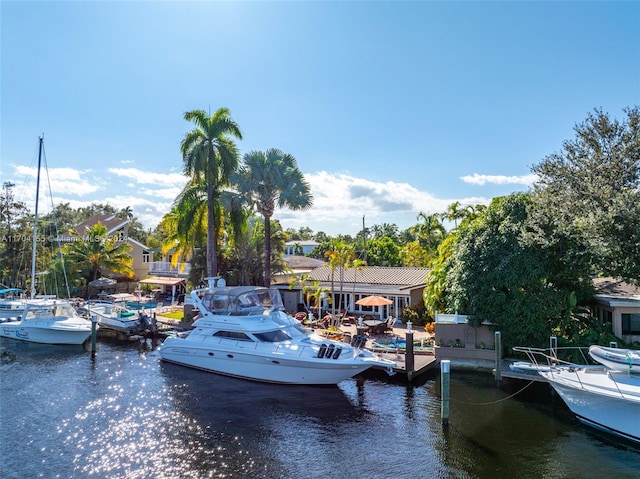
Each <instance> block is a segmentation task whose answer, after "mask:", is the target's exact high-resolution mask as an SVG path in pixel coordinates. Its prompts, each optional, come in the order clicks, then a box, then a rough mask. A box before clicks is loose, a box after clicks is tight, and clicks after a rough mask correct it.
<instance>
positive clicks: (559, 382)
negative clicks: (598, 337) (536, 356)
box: [539, 368, 640, 443]
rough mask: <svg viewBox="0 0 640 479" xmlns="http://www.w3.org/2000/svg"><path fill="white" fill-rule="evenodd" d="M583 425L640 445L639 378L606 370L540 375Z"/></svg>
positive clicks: (542, 373)
mask: <svg viewBox="0 0 640 479" xmlns="http://www.w3.org/2000/svg"><path fill="white" fill-rule="evenodd" d="M539 374H540V375H542V376H543V377H545V378H546V379H547V380H548V381H549V383H550V384H551V386H552V387H553V388H554V390H555V391H556V392H557V393H558V394H559V395H560V397H561V398H562V399H563V401H564V402H565V403H566V404H567V406H568V407H569V409H570V410H571V412H573V413H574V414H575V415H576V417H577V418H578V420H579V421H581V422H582V423H584V424H586V425H588V426H591V427H594V428H597V429H600V430H602V431H605V432H608V433H610V434H614V435H616V436H619V437H622V438H625V439H628V440H631V441H634V442H638V443H640V376H634V375H629V374H626V373H620V372H616V371H610V370H607V369H604V368H603V369H599V370H596V369H575V368H566V369H556V370H553V371H549V372H539Z"/></svg>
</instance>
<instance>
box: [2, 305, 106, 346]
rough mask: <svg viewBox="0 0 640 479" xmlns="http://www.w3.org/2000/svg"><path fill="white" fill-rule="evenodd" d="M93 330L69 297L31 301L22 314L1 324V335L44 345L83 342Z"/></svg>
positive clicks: (89, 322)
mask: <svg viewBox="0 0 640 479" xmlns="http://www.w3.org/2000/svg"><path fill="white" fill-rule="evenodd" d="M96 327H98V325H96ZM91 331H92V325H91V321H89V320H88V319H85V318H82V317H81V316H79V315H78V313H77V311H76V310H75V309H74V307H73V305H72V304H71V303H70V302H69V301H67V300H51V301H42V302H28V303H26V304H25V307H24V311H23V312H22V315H21V316H20V317H18V318H16V319H10V320H7V321H3V322H2V323H0V337H4V338H10V339H18V340H21V341H28V342H32V343H43V344H82V343H84V342H85V341H86V340H87V339H88V338H89V336H91Z"/></svg>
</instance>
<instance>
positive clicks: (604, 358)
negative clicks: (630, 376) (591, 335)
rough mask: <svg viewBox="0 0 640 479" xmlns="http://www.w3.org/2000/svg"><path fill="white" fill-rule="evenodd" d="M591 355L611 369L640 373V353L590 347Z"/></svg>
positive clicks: (629, 350)
mask: <svg viewBox="0 0 640 479" xmlns="http://www.w3.org/2000/svg"><path fill="white" fill-rule="evenodd" d="M589 355H590V356H591V357H592V358H593V359H594V360H595V361H597V362H599V363H600V364H603V365H605V366H606V367H608V368H610V369H615V370H616V371H623V372H631V373H640V351H637V350H634V349H618V348H607V347H604V346H595V345H594V346H590V347H589Z"/></svg>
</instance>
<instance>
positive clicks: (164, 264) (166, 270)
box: [149, 261, 191, 277]
mask: <svg viewBox="0 0 640 479" xmlns="http://www.w3.org/2000/svg"><path fill="white" fill-rule="evenodd" d="M190 271H191V265H190V264H189V263H178V264H176V265H175V266H171V262H170V261H154V262H153V263H149V274H155V275H157V276H180V277H182V276H185V277H186V276H189V272H190Z"/></svg>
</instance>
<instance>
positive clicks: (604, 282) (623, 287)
mask: <svg viewBox="0 0 640 479" xmlns="http://www.w3.org/2000/svg"><path fill="white" fill-rule="evenodd" d="M593 286H594V288H595V289H596V294H597V295H601V296H610V297H615V298H629V299H640V287H638V286H635V285H633V284H629V283H625V282H624V281H622V280H620V279H615V278H595V279H594V280H593Z"/></svg>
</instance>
